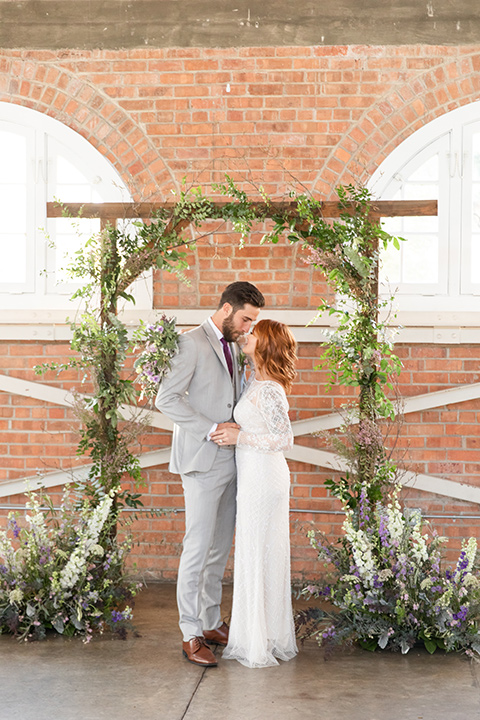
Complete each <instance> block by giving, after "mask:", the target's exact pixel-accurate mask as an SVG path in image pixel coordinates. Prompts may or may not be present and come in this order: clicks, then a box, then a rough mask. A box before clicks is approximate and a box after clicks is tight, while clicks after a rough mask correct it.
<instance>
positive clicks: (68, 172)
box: [57, 155, 88, 185]
mask: <svg viewBox="0 0 480 720" xmlns="http://www.w3.org/2000/svg"><path fill="white" fill-rule="evenodd" d="M57 183H58V185H70V184H71V183H76V184H77V185H88V181H87V178H86V177H85V175H84V174H83V173H82V172H81V171H80V170H79V169H78V168H76V167H75V165H73V164H72V163H71V162H69V161H68V160H67V159H66V158H64V157H62V156H61V155H58V156H57Z"/></svg>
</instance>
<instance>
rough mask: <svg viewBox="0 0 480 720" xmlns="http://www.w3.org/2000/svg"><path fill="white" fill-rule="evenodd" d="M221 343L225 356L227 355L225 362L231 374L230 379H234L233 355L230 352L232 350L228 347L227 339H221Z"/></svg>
mask: <svg viewBox="0 0 480 720" xmlns="http://www.w3.org/2000/svg"><path fill="white" fill-rule="evenodd" d="M220 342H221V343H222V346H223V354H224V355H225V360H226V361H227V367H228V372H229V373H230V377H233V362H232V353H231V352H230V348H229V347H228V343H227V341H226V340H225V338H223V337H222V338H220Z"/></svg>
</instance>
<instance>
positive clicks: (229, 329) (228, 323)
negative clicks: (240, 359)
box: [222, 312, 243, 343]
mask: <svg viewBox="0 0 480 720" xmlns="http://www.w3.org/2000/svg"><path fill="white" fill-rule="evenodd" d="M233 315H234V313H233V312H232V313H231V314H230V315H229V316H228V317H227V318H225V320H224V321H223V323H222V333H223V337H224V338H225V340H226V341H227V342H229V343H230V342H236V341H237V340H238V338H239V337H240V335H243V333H242V332H241V331H240V330H237V329H236V328H235V325H234V324H233Z"/></svg>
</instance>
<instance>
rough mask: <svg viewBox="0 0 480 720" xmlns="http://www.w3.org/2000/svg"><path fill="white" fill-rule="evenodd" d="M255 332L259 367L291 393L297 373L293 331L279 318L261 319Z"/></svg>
mask: <svg viewBox="0 0 480 720" xmlns="http://www.w3.org/2000/svg"><path fill="white" fill-rule="evenodd" d="M253 334H254V335H255V337H256V338H257V345H256V347H255V361H256V363H257V365H258V369H259V370H260V372H263V373H264V374H265V375H268V377H269V378H271V379H272V380H276V381H277V382H278V383H280V385H282V386H283V387H284V389H285V392H287V393H289V392H290V390H291V388H292V384H293V381H294V380H295V377H296V375H297V372H296V370H295V363H296V360H297V353H296V350H297V343H296V341H295V338H294V337H293V335H292V332H291V331H290V330H289V328H288V327H287V326H286V325H284V323H281V322H278V321H277V320H260V321H259V322H258V323H257V324H256V325H255V328H254V329H253Z"/></svg>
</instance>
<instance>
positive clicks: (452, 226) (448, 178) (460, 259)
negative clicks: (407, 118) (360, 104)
mask: <svg viewBox="0 0 480 720" xmlns="http://www.w3.org/2000/svg"><path fill="white" fill-rule="evenodd" d="M369 185H370V189H371V190H372V191H373V193H374V195H375V196H376V197H377V198H379V199H384V200H402V199H405V200H407V199H408V200H413V199H438V217H435V218H428V217H414V218H390V219H387V220H385V222H384V226H385V229H386V230H388V231H389V232H391V233H394V234H398V235H400V236H402V237H404V238H405V239H406V240H407V242H405V243H401V250H400V252H398V251H396V250H394V249H393V248H392V250H391V251H388V252H387V253H385V254H384V257H383V268H382V271H381V281H382V288H383V291H384V292H391V291H395V292H396V294H397V298H398V304H399V307H400V309H401V310H404V311H427V312H428V311H445V312H450V313H454V312H464V311H467V312H476V313H478V311H479V310H480V102H475V103H472V104H471V105H467V106H465V107H462V108H459V109H457V110H453V111H451V112H449V113H447V114H445V115H443V116H441V117H439V118H437V119H435V120H433V121H432V122H430V123H428V124H427V125H425V126H424V127H422V128H421V129H420V130H418V131H417V132H415V133H414V134H413V135H411V136H410V137H409V138H408V139H407V140H405V141H404V142H403V143H402V144H401V145H399V146H398V147H397V148H396V149H395V150H394V151H393V152H392V153H391V155H389V157H388V158H386V159H385V161H384V162H383V163H382V164H381V165H380V167H379V168H378V170H377V171H376V172H375V174H374V176H373V177H372V180H371V183H370V184H369ZM476 324H477V326H478V325H480V322H478V320H477V323H476Z"/></svg>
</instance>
